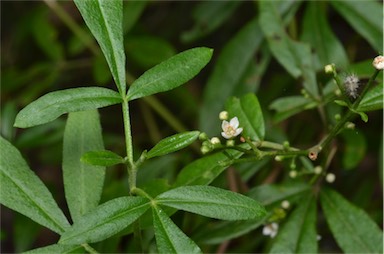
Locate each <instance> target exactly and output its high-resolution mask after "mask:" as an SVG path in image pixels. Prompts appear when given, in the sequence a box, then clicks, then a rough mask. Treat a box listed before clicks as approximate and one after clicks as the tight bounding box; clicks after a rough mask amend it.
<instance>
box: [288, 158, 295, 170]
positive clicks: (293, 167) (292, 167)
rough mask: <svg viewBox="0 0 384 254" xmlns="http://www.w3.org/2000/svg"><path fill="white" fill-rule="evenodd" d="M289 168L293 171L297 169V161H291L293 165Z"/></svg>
mask: <svg viewBox="0 0 384 254" xmlns="http://www.w3.org/2000/svg"><path fill="white" fill-rule="evenodd" d="M289 168H290V169H292V170H294V169H296V162H295V160H292V161H291V164H289Z"/></svg>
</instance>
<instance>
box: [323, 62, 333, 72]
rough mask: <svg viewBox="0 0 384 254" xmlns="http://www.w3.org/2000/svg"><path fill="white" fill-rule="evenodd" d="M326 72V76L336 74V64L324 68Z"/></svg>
mask: <svg viewBox="0 0 384 254" xmlns="http://www.w3.org/2000/svg"><path fill="white" fill-rule="evenodd" d="M324 72H325V73H326V74H332V73H334V72H335V64H328V65H326V66H324Z"/></svg>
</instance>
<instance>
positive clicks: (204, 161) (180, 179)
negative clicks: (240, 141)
mask: <svg viewBox="0 0 384 254" xmlns="http://www.w3.org/2000/svg"><path fill="white" fill-rule="evenodd" d="M228 154H230V155H231V156H232V158H228V157H227V156H226V155H225V154H224V153H215V154H211V155H207V156H205V157H203V158H200V159H197V160H195V161H193V162H191V163H190V164H188V165H187V166H185V167H184V168H183V169H182V170H181V172H180V173H179V174H178V175H177V178H176V181H175V183H174V184H173V186H174V187H177V186H184V185H208V184H210V183H211V182H212V181H213V180H215V179H216V177H218V176H219V175H220V174H221V173H222V172H223V171H224V170H225V169H226V168H227V167H228V166H229V165H230V164H231V162H232V160H234V159H237V158H239V157H240V156H241V155H242V154H243V153H241V152H239V151H228Z"/></svg>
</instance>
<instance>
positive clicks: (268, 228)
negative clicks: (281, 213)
mask: <svg viewBox="0 0 384 254" xmlns="http://www.w3.org/2000/svg"><path fill="white" fill-rule="evenodd" d="M278 231H279V224H277V223H275V222H273V223H271V224H267V225H265V226H264V228H263V235H269V236H270V237H271V238H274V237H275V236H276V234H277V232H278Z"/></svg>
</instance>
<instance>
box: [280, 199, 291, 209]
mask: <svg viewBox="0 0 384 254" xmlns="http://www.w3.org/2000/svg"><path fill="white" fill-rule="evenodd" d="M290 206H291V204H290V203H289V201H288V200H284V201H283V202H281V207H282V208H284V209H288V208H289V207H290Z"/></svg>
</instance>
